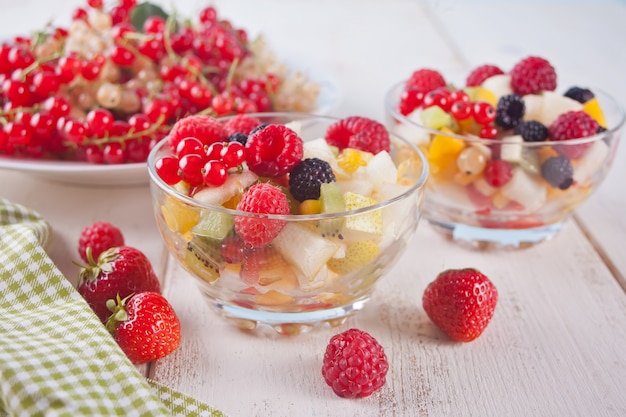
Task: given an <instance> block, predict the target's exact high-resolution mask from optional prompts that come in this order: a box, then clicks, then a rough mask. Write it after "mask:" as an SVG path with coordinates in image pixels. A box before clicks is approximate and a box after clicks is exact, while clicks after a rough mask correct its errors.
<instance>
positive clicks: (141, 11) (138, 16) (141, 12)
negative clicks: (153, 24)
mask: <svg viewBox="0 0 626 417" xmlns="http://www.w3.org/2000/svg"><path fill="white" fill-rule="evenodd" d="M152 16H160V17H162V18H163V19H165V20H167V18H168V15H167V13H166V12H165V11H164V10H163V9H162V8H160V7H159V6H157V5H156V4H152V3H150V2H145V3H140V4H137V6H135V8H134V9H133V11H132V13H131V15H130V21H131V23H132V25H133V26H134V27H135V29H136V30H137V31H138V32H141V31H142V30H143V24H144V22H145V21H146V20H147V19H148V18H149V17H152Z"/></svg>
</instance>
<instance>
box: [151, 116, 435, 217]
mask: <svg viewBox="0 0 626 417" xmlns="http://www.w3.org/2000/svg"><path fill="white" fill-rule="evenodd" d="M246 115H248V116H251V117H258V118H263V117H266V118H267V117H285V118H288V119H290V118H291V119H300V120H302V121H306V120H309V119H318V120H319V119H321V120H327V121H338V120H341V118H340V117H336V116H330V115H322V114H315V113H299V112H259V113H246ZM233 117H236V115H231V116H224V117H218V118H216V119H217V120H220V121H224V120H228V119H231V118H233ZM387 131H388V132H389V135H390V136H392V137H394V138H395V139H396V140H399V141H400V142H401V143H402V144H403V145H405V146H407V147H409V148H410V149H411V151H413V152H414V153H415V154H417V155H418V157H419V159H420V161H421V163H422V170H421V173H420V176H419V178H418V179H417V181H416V182H415V183H414V184H412V185H411V186H410V187H409V188H408V189H406V190H405V191H404V192H402V193H400V194H398V195H397V196H394V197H393V198H390V199H388V200H385V201H381V202H378V203H376V204H372V205H371V206H367V207H361V208H358V209H353V210H346V211H341V212H334V213H319V214H269V213H250V212H245V211H240V210H236V209H230V208H227V207H224V206H221V205H220V206H218V205H214V204H207V203H204V202H202V201H200V200H197V199H194V198H192V197H189V196H187V195H185V194H183V193H181V192H180V191H178V190H176V189H175V188H174V187H173V186H170V185H168V184H166V183H165V182H164V181H163V180H162V179H161V178H160V177H159V176H158V174H157V173H156V171H155V170H154V164H155V162H156V157H157V153H158V152H159V151H160V150H161V149H162V148H163V147H165V146H166V145H167V144H168V140H169V136H166V137H164V138H163V139H161V140H160V141H159V142H157V144H156V145H155V146H154V147H153V148H152V149H151V150H150V154H149V155H148V159H147V164H146V165H147V169H148V173H149V176H150V184H151V185H154V186H156V187H158V188H159V189H160V190H161V191H163V192H165V193H166V194H168V195H170V196H172V197H174V198H176V199H177V200H181V201H183V202H185V203H187V204H188V205H190V206H195V207H198V208H200V209H206V210H211V211H217V212H220V213H224V214H230V215H233V216H240V217H254V218H263V219H273V220H286V221H289V222H293V221H310V220H324V219H335V218H341V217H346V216H352V215H358V214H364V213H369V212H372V211H375V210H379V209H382V208H385V207H387V206H390V205H392V204H395V203H396V202H398V201H400V200H405V199H407V198H409V197H410V196H412V195H414V194H415V193H416V192H417V191H418V190H420V189H422V190H424V191H425V188H426V181H427V179H428V176H429V173H430V166H429V163H428V160H427V159H426V156H425V155H424V154H423V152H422V151H421V150H420V149H419V148H418V147H417V146H415V145H414V144H413V143H411V142H409V141H408V140H407V139H405V138H403V137H401V136H400V135H397V134H395V133H393V132H391V131H390V130H389V129H387ZM418 203H419V202H418ZM418 205H419V204H418Z"/></svg>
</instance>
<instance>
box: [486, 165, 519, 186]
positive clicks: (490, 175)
mask: <svg viewBox="0 0 626 417" xmlns="http://www.w3.org/2000/svg"><path fill="white" fill-rule="evenodd" d="M483 176H484V178H485V181H487V184H489V185H491V186H492V187H502V186H503V185H504V184H506V183H507V182H509V181H510V180H511V178H512V177H513V166H512V165H511V163H510V162H507V161H504V160H502V159H492V160H491V161H489V162H487V165H486V166H485V169H484V171H483Z"/></svg>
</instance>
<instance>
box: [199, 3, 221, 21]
mask: <svg viewBox="0 0 626 417" xmlns="http://www.w3.org/2000/svg"><path fill="white" fill-rule="evenodd" d="M198 18H199V20H200V23H213V22H215V21H216V20H217V11H216V10H215V7H212V6H209V7H206V8H204V9H202V10H201V11H200V16H199V17H198Z"/></svg>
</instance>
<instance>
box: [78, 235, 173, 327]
mask: <svg viewBox="0 0 626 417" xmlns="http://www.w3.org/2000/svg"><path fill="white" fill-rule="evenodd" d="M87 259H88V265H86V266H85V265H78V266H81V270H80V273H79V283H78V292H79V293H80V295H82V296H83V298H84V299H85V300H86V301H87V303H88V304H89V306H90V307H91V309H92V310H93V311H94V312H95V313H96V315H97V316H98V318H99V319H100V321H102V322H103V323H104V322H106V320H107V318H108V317H109V315H110V314H111V312H110V311H109V309H108V308H107V305H106V303H107V300H110V299H115V298H116V297H117V296H120V297H121V298H125V297H128V296H129V295H131V294H133V293H139V292H143V291H152V292H157V293H160V292H161V284H160V283H159V279H158V277H157V276H156V274H155V272H154V269H153V268H152V265H151V264H150V261H149V260H148V258H147V257H146V255H145V254H144V253H143V252H141V251H140V250H138V249H135V248H133V247H130V246H118V247H113V248H110V249H108V250H106V251H104V252H102V253H101V254H100V256H99V257H98V259H97V260H94V259H93V256H92V254H91V249H90V248H88V249H87Z"/></svg>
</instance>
